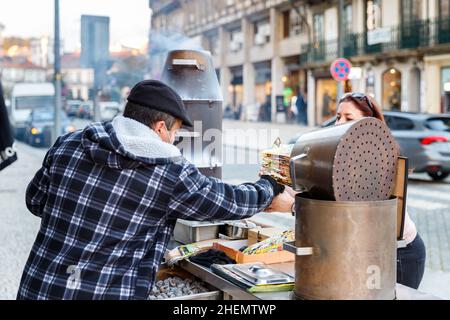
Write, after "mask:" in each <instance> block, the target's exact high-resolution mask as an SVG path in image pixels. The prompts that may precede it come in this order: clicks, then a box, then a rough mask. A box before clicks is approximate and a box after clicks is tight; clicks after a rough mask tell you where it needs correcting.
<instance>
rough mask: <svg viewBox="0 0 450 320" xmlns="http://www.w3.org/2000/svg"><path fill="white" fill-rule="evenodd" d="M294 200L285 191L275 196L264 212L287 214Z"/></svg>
mask: <svg viewBox="0 0 450 320" xmlns="http://www.w3.org/2000/svg"><path fill="white" fill-rule="evenodd" d="M294 202H295V198H294V197H292V196H291V195H290V194H289V192H287V191H285V192H283V193H280V194H279V195H278V196H276V197H275V198H274V199H273V201H272V203H271V204H270V206H269V207H268V208H267V209H266V210H264V211H265V212H288V213H291V210H292V206H293V205H294Z"/></svg>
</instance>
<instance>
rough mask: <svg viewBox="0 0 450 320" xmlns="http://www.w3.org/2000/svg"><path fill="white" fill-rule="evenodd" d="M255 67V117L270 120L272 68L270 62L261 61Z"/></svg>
mask: <svg viewBox="0 0 450 320" xmlns="http://www.w3.org/2000/svg"><path fill="white" fill-rule="evenodd" d="M254 67H255V103H256V104H255V106H256V108H257V110H255V112H256V113H257V119H258V120H260V121H271V112H272V106H271V94H272V70H271V63H270V62H261V63H257V64H255V65H254Z"/></svg>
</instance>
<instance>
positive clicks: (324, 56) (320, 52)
mask: <svg viewBox="0 0 450 320" xmlns="http://www.w3.org/2000/svg"><path fill="white" fill-rule="evenodd" d="M368 37H369V35H368V33H359V34H350V35H347V36H345V37H344V38H343V51H344V57H347V58H352V57H356V56H364V55H372V54H381V53H389V52H395V51H400V50H407V49H419V48H421V49H427V48H431V47H436V46H439V45H443V44H450V17H449V18H443V19H436V20H420V21H413V22H411V23H409V24H403V25H399V26H395V27H390V28H388V29H385V31H384V33H383V35H382V36H381V39H380V42H379V43H373V44H369V41H368V40H369V39H368ZM337 54H338V50H337V40H330V41H319V42H316V43H314V44H312V45H305V46H303V47H302V54H301V56H300V60H301V62H302V63H314V62H316V63H317V62H328V61H332V60H334V59H335V58H337Z"/></svg>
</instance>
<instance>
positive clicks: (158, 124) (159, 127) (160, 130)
mask: <svg viewBox="0 0 450 320" xmlns="http://www.w3.org/2000/svg"><path fill="white" fill-rule="evenodd" d="M164 126H165V122H164V121H158V122H156V123H155V124H154V125H153V131H155V132H156V133H163V131H164V130H163V129H164Z"/></svg>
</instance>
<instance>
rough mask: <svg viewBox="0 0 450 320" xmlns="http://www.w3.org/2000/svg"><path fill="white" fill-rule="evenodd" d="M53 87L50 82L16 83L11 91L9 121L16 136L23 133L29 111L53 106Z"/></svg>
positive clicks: (20, 135)
mask: <svg viewBox="0 0 450 320" xmlns="http://www.w3.org/2000/svg"><path fill="white" fill-rule="evenodd" d="M54 106H55V87H54V85H53V84H52V83H18V84H16V85H15V86H14V87H13V90H12V93H11V112H10V121H11V124H12V125H13V127H14V130H15V135H16V137H17V138H19V139H22V138H23V137H24V135H25V126H26V124H25V123H26V121H27V119H28V117H29V116H30V114H31V111H32V110H33V109H36V108H54Z"/></svg>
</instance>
